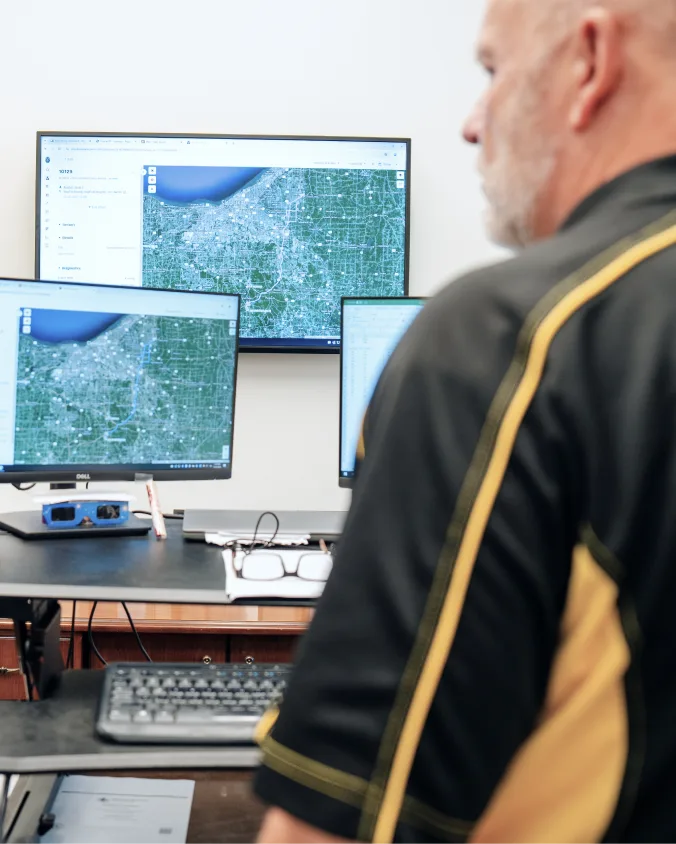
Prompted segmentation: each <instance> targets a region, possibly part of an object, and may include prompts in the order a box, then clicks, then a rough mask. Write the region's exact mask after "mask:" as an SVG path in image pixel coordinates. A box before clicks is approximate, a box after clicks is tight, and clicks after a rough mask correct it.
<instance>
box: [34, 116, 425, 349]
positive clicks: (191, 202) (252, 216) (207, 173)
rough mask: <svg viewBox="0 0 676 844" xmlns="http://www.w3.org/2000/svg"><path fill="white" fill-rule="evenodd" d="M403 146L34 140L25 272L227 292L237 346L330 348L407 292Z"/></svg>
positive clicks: (289, 140)
mask: <svg viewBox="0 0 676 844" xmlns="http://www.w3.org/2000/svg"><path fill="white" fill-rule="evenodd" d="M410 158H411V153H410V140H408V139H396V138H328V137H283V136H279V137H263V136H225V135H219V136H205V135H157V134H147V135H141V134H103V133H101V134H91V133H69V132H39V133H38V138H37V196H36V277H37V278H42V279H50V280H52V279H55V280H57V281H73V282H81V281H96V282H98V283H103V284H121V285H138V286H142V287H159V288H163V289H172V290H208V291H215V292H226V293H239V294H241V297H242V324H241V332H240V338H241V340H240V345H241V348H242V350H249V351H251V350H258V351H282V352H289V351H294V352H298V351H314V352H317V351H319V352H337V351H338V350H339V346H340V300H341V297H342V296H348V295H349V296H397V295H405V294H406V293H408V286H407V285H408V251H409V250H408V245H409V198H410Z"/></svg>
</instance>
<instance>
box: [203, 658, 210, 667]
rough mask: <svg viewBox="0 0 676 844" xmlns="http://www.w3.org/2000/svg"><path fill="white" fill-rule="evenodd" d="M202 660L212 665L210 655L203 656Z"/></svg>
mask: <svg viewBox="0 0 676 844" xmlns="http://www.w3.org/2000/svg"><path fill="white" fill-rule="evenodd" d="M202 662H203V663H204V664H205V665H211V657H210V656H203V657H202Z"/></svg>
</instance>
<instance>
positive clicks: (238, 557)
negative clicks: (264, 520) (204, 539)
mask: <svg viewBox="0 0 676 844" xmlns="http://www.w3.org/2000/svg"><path fill="white" fill-rule="evenodd" d="M223 563H224V565H225V591H226V594H227V598H228V600H229V601H236V600H237V599H238V598H305V599H308V598H319V597H320V595H321V594H322V592H323V591H324V586H325V585H326V578H327V577H328V575H329V573H330V571H331V567H332V565H333V560H332V557H331V555H330V554H328V553H325V552H322V551H316V550H309V549H307V548H302V549H301V548H293V549H291V548H274V549H273V548H270V549H267V548H266V549H261V550H255V551H252V552H251V553H250V554H247V553H246V552H245V551H238V552H236V553H233V552H232V551H230V550H226V551H223ZM299 575H305V578H303V577H300V576H299ZM309 578H317V579H309Z"/></svg>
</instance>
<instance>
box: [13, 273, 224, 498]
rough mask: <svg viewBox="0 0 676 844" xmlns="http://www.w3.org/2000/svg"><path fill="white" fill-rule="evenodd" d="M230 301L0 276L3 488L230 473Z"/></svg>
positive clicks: (200, 477)
mask: <svg viewBox="0 0 676 844" xmlns="http://www.w3.org/2000/svg"><path fill="white" fill-rule="evenodd" d="M238 322H239V297H238V296H237V295H215V294H214V295H208V294H205V293H185V292H177V291H169V290H143V289H140V288H134V287H131V288H130V287H106V286H102V285H93V284H65V283H63V282H56V283H54V282H51V283H50V282H42V281H22V280H16V279H0V360H2V367H1V370H0V482H3V481H4V482H10V483H18V482H26V481H51V482H72V481H97V480H134V478H135V477H136V475H138V474H151V475H152V476H153V477H154V478H155V479H158V480H200V479H209V478H229V477H230V475H231V470H232V437H233V421H234V410H235V385H236V377H237V350H238V332H237V329H238Z"/></svg>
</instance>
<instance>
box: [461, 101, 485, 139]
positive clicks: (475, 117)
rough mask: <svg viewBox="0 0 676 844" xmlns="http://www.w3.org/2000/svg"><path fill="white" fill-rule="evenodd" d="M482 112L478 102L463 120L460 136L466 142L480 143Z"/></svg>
mask: <svg viewBox="0 0 676 844" xmlns="http://www.w3.org/2000/svg"><path fill="white" fill-rule="evenodd" d="M482 114H483V107H482V104H481V103H480V102H479V103H477V104H476V105H475V106H474V108H473V109H472V111H471V113H470V115H469V117H468V118H467V120H466V121H465V125H464V126H463V127H462V137H463V138H464V139H465V140H466V141H467V143H468V144H480V143H481V131H482V125H483V117H482Z"/></svg>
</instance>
